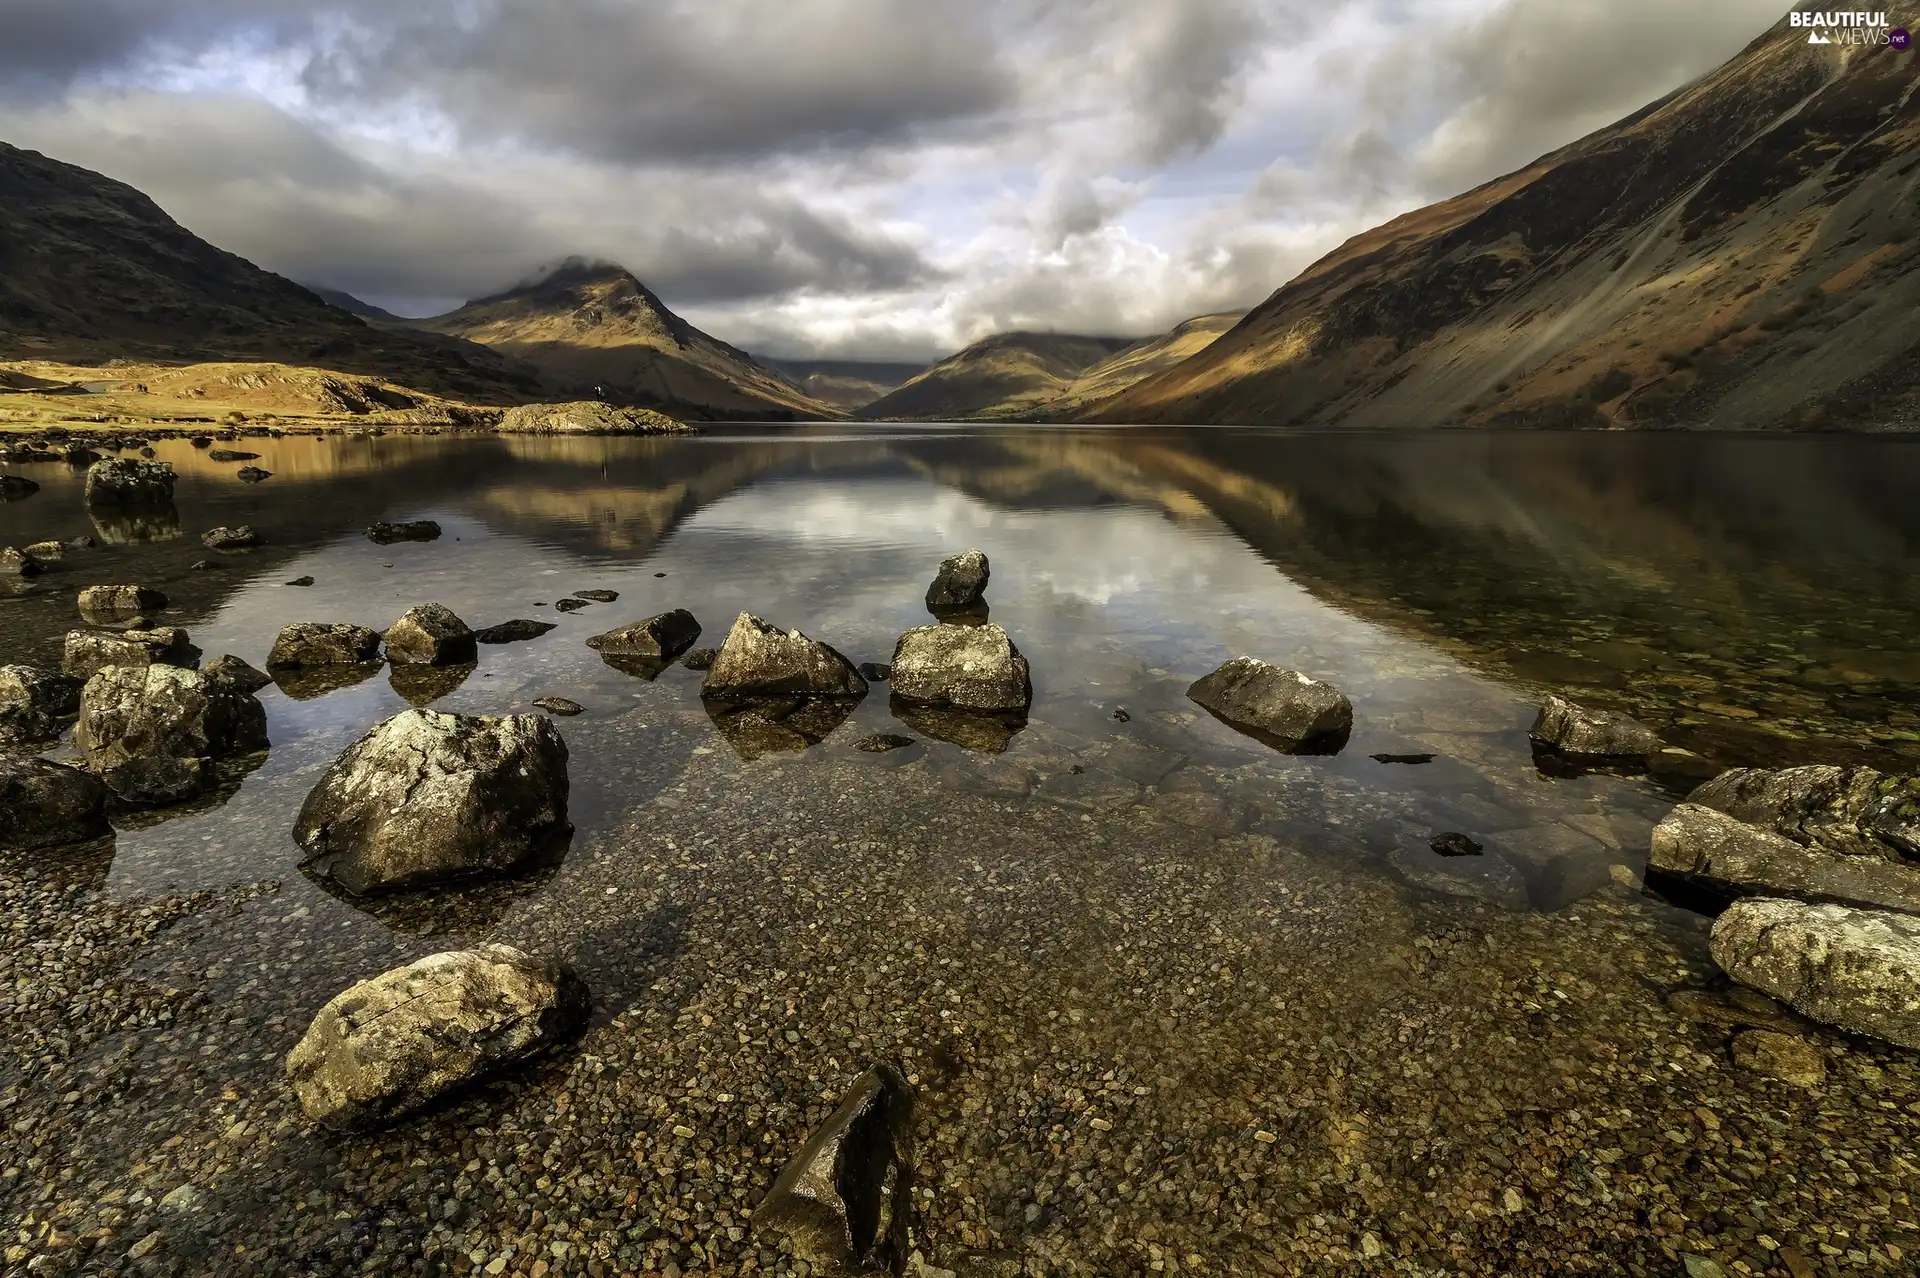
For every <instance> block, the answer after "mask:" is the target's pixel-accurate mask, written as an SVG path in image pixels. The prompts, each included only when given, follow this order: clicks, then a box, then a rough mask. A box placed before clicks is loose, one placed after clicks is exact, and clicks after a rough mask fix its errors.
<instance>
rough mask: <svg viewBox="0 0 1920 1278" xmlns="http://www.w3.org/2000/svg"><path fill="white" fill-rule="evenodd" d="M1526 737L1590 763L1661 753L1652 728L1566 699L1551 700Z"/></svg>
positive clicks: (1556, 698) (1544, 705)
mask: <svg viewBox="0 0 1920 1278" xmlns="http://www.w3.org/2000/svg"><path fill="white" fill-rule="evenodd" d="M1527 735H1528V736H1529V737H1530V738H1532V739H1533V741H1534V742H1535V743H1537V744H1539V745H1541V746H1545V747H1547V748H1549V749H1552V750H1557V751H1559V752H1560V753H1561V754H1568V755H1575V756H1578V757H1581V758H1591V759H1625V758H1639V759H1644V758H1646V757H1647V756H1648V755H1651V754H1658V753H1659V752H1660V738H1659V736H1658V735H1657V734H1655V732H1654V731H1653V729H1652V728H1649V727H1648V726H1647V725H1646V724H1644V723H1641V722H1640V721H1639V720H1638V719H1634V718H1632V717H1630V716H1628V715H1624V714H1620V713H1618V712H1616V711H1612V710H1589V709H1587V708H1586V707H1584V706H1579V705H1575V704H1574V703H1573V702H1571V701H1568V700H1567V699H1566V698H1564V697H1548V698H1547V699H1546V701H1545V702H1543V703H1542V704H1541V706H1540V714H1539V716H1538V717H1537V718H1535V719H1534V721H1533V727H1532V728H1531V729H1529V730H1528V733H1527Z"/></svg>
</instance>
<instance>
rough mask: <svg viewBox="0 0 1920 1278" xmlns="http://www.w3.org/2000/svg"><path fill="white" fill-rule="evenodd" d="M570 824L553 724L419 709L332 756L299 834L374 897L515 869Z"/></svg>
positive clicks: (323, 864) (311, 851)
mask: <svg viewBox="0 0 1920 1278" xmlns="http://www.w3.org/2000/svg"><path fill="white" fill-rule="evenodd" d="M572 828H573V827H572V826H571V825H570V824H569V823H568V821H567V745H566V742H565V741H563V740H562V739H561V737H560V733H559V732H558V731H557V730H556V729H555V728H554V726H553V724H552V722H551V721H549V720H547V719H543V718H541V717H539V716H538V715H508V716H505V717H501V718H486V717H479V716H471V715H456V714H442V713H440V712H438V711H434V710H409V711H407V712H405V713H403V714H398V715H395V716H394V717H393V718H391V719H388V720H386V721H385V722H383V723H380V724H378V725H376V726H375V727H374V728H372V729H371V730H369V731H368V732H367V733H366V735H365V736H362V737H361V738H360V739H359V740H358V741H356V742H355V743H354V744H353V745H352V746H350V747H348V749H347V751H346V752H345V753H344V754H342V755H341V756H340V758H339V759H337V760H336V761H335V762H334V764H333V766H332V767H331V768H329V769H328V770H327V774H326V776H325V777H323V778H322V779H321V781H320V783H319V784H318V785H316V786H315V787H314V788H313V791H312V793H310V794H308V796H307V799H306V803H305V804H304V805H303V806H302V807H301V809H300V816H299V819H298V820H297V821H295V823H294V830H293V835H294V839H295V841H297V842H298V843H299V844H300V846H301V847H302V848H304V849H305V850H306V854H307V856H306V861H305V862H304V865H305V866H306V867H307V868H308V869H310V870H311V871H312V872H314V873H315V874H318V875H321V876H322V877H324V878H327V879H330V880H332V881H333V882H335V883H338V884H339V885H340V886H341V887H343V888H345V889H346V890H347V891H349V892H352V893H354V894H355V895H360V896H364V895H366V894H368V893H374V892H384V891H390V890H394V889H399V888H410V887H418V886H421V885H424V884H430V883H441V882H446V881H449V880H454V879H462V878H470V877H473V876H476V875H484V874H497V873H505V872H508V871H511V870H514V869H516V868H518V867H519V866H521V865H522V864H523V863H525V862H526V861H528V860H530V859H531V858H533V857H534V856H535V855H537V854H538V853H540V852H542V851H543V850H545V849H547V848H548V847H550V846H551V845H552V844H553V842H554V841H555V840H556V839H558V838H560V837H562V836H564V835H565V834H567V833H568V832H569V831H571V830H572Z"/></svg>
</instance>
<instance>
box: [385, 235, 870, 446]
mask: <svg viewBox="0 0 1920 1278" xmlns="http://www.w3.org/2000/svg"><path fill="white" fill-rule="evenodd" d="M414 323H415V325H416V326H417V327H419V328H422V329H425V330H427V331H430V332H435V333H441V334H444V335H446V336H449V337H459V338H464V339H466V340H468V341H473V342H479V343H480V344H482V345H483V346H488V347H491V348H492V349H493V350H495V351H498V352H500V353H501V354H503V355H506V356H509V357H511V358H513V359H517V360H520V361H522V362H524V363H526V364H528V365H530V366H532V367H533V368H536V369H538V370H539V371H540V375H541V377H542V379H543V380H544V381H545V382H547V384H548V385H549V387H550V388H551V389H553V390H555V391H561V392H566V393H568V394H575V395H578V394H591V393H593V388H594V387H596V386H597V387H601V388H603V390H604V393H605V394H606V395H607V397H608V398H610V399H616V400H631V401H633V402H635V403H640V404H646V405H651V406H657V407H664V408H667V409H669V410H671V411H673V412H674V414H675V415H676V416H695V417H710V418H721V419H755V418H760V419H767V418H772V419H793V418H816V419H818V418H837V417H841V416H843V415H844V414H842V413H841V412H839V411H838V410H837V409H834V408H831V407H829V406H828V405H826V404H824V403H822V402H821V401H819V400H817V399H815V398H813V397H812V396H810V395H808V394H807V393H806V392H804V391H802V390H801V389H800V388H799V387H798V386H795V385H794V384H793V383H792V382H790V381H788V380H787V379H786V378H784V377H781V376H780V375H779V374H778V373H775V372H774V371H773V370H771V369H769V368H767V367H765V366H763V365H761V364H759V363H757V362H756V361H755V360H754V359H753V357H752V356H751V355H748V354H747V353H746V352H745V351H742V350H736V349H735V348H734V347H731V346H729V345H727V344H726V343H725V342H722V341H719V340H717V339H715V338H712V337H709V336H707V334H705V333H703V332H701V331H700V330H699V329H697V328H695V327H694V326H693V325H691V324H689V323H687V322H686V321H685V320H683V319H681V318H680V317H679V316H678V315H675V314H674V313H673V312H672V311H670V310H668V309H667V307H666V305H665V304H664V303H663V302H661V300H660V299H659V298H657V297H655V296H654V295H653V293H652V292H651V291H649V290H648V288H647V286H646V285H644V284H642V283H641V282H640V281H639V280H637V279H635V278H634V277H633V276H632V275H631V274H630V273H629V272H628V271H626V270H625V269H624V268H622V267H619V266H616V265H613V264H612V263H608V262H590V261H587V260H586V259H584V258H569V259H568V260H567V261H566V262H564V263H562V264H561V265H560V266H559V267H558V268H556V269H555V270H553V271H551V272H550V273H548V274H546V275H544V276H541V277H540V278H538V279H536V280H533V281H531V282H529V283H526V284H521V285H519V286H517V287H515V288H511V289H509V290H507V291H506V292H504V293H497V294H495V295H493V296H492V297H483V298H480V299H478V300H476V301H472V302H468V303H467V304H466V305H465V306H462V307H461V308H460V309H458V310H456V311H451V312H449V313H447V314H445V315H438V316H435V317H434V318H432V319H425V320H416V321H414Z"/></svg>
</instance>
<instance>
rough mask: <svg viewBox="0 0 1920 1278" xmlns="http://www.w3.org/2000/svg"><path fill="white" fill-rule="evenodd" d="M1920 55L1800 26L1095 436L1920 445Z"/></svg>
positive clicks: (1238, 339)
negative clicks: (1836, 438) (1641, 432)
mask: <svg viewBox="0 0 1920 1278" xmlns="http://www.w3.org/2000/svg"><path fill="white" fill-rule="evenodd" d="M1916 90H1920V58H1916V56H1915V55H1914V54H1913V53H1912V52H1899V51H1896V50H1894V49H1892V48H1891V47H1888V46H1884V45H1881V46H1868V45H1858V46H1854V45H1845V44H1841V43H1837V42H1836V43H1833V44H1828V45H1817V46H1816V45H1809V44H1808V43H1807V37H1806V34H1805V33H1804V32H1803V31H1800V30H1798V29H1795V28H1792V27H1790V26H1788V25H1787V23H1786V22H1785V21H1784V20H1783V21H1782V22H1781V23H1780V24H1778V25H1777V26H1775V27H1774V28H1773V29H1772V30H1770V31H1768V32H1767V33H1766V34H1765V35H1763V36H1761V37H1760V38H1759V39H1757V40H1755V41H1754V42H1753V43H1752V44H1750V45H1749V46H1748V47H1747V48H1746V49H1745V50H1744V51H1742V52H1741V53H1740V54H1739V55H1737V56H1736V57H1734V58H1733V59H1732V60H1731V61H1729V62H1728V63H1727V64H1726V65H1724V66H1722V67H1721V68H1719V69H1718V70H1716V71H1714V72H1712V73H1710V74H1708V75H1706V76H1704V77H1702V78H1701V79H1699V80H1697V81H1695V82H1694V83H1692V84H1689V85H1687V86H1685V87H1684V88H1682V89H1680V90H1678V91H1676V92H1675V93H1673V94H1671V95H1670V96H1668V97H1666V98H1664V99H1662V100H1660V101H1658V102H1655V103H1653V104H1652V105H1651V106H1648V107H1646V108H1645V109H1643V110H1641V111H1640V112H1638V113H1636V114H1635V115H1633V116H1631V117H1629V118H1627V119H1625V120H1622V121H1621V122H1619V123H1618V124H1615V125H1613V126H1611V127H1609V128H1605V129H1602V130H1600V131H1599V132H1597V133H1594V134H1592V135H1591V136H1589V137H1587V138H1584V139H1582V140H1580V141H1578V142H1575V143H1574V144H1572V145H1571V146H1568V147H1565V148H1564V149H1562V150H1559V151H1556V152H1554V153H1552V154H1550V155H1547V156H1545V157H1543V158H1541V159H1540V160H1537V161H1535V162H1534V163H1533V164H1531V165H1528V166H1527V167H1526V168H1524V169H1522V170H1520V171H1519V172H1517V173H1513V174H1510V175H1508V176H1507V177H1503V178H1500V179H1498V180H1497V181H1494V182H1490V183H1488V184H1486V185H1485V186H1482V187H1479V188H1477V189H1475V190H1472V191H1469V192H1467V193H1466V194H1464V195H1461V196H1459V197H1457V198H1455V199H1451V200H1447V201H1445V202H1443V203H1440V204H1436V205H1433V206H1431V207H1429V208H1425V209H1421V210H1419V211H1418V212H1414V213H1409V214H1407V215H1406V216H1404V217H1401V218H1398V219H1396V220H1394V221H1392V222H1389V223H1387V224H1386V225H1385V226H1382V227H1380V228H1378V229H1376V230H1373V231H1369V232H1367V233H1366V234H1364V235H1360V236H1357V237H1355V238H1354V239H1352V240H1349V241H1348V242H1347V243H1346V244H1344V245H1342V246H1341V247H1340V248H1338V249H1336V250H1335V251H1334V252H1333V253H1331V254H1329V255H1328V256H1327V257H1325V258H1323V259H1321V260H1320V261H1319V262H1316V263H1315V264H1314V265H1312V266H1311V267H1309V268H1307V270H1305V271H1303V272H1302V273H1301V274H1300V275H1299V276H1298V277H1297V278H1295V279H1294V280H1292V281H1291V282H1290V283H1288V284H1286V285H1285V286H1284V287H1283V288H1281V289H1280V290H1279V291H1278V292H1276V293H1274V294H1273V295H1272V296H1271V297H1269V298H1268V299H1267V300H1266V301H1265V302H1264V303H1262V304H1261V305H1260V306H1258V307H1256V308H1254V310H1253V311H1251V312H1250V313H1249V314H1248V315H1247V317H1246V318H1245V319H1244V320H1242V321H1241V322H1240V323H1239V325H1238V326H1236V327H1235V328H1234V329H1233V330H1232V331H1231V332H1229V333H1227V334H1226V335H1225V336H1223V337H1221V338H1220V339H1219V340H1218V341H1216V342H1215V343H1213V345H1211V346H1209V347H1207V348H1206V349H1205V350H1204V351H1202V352H1201V353H1199V354H1198V355H1196V356H1194V357H1193V358H1191V359H1188V360H1186V361H1184V362H1182V363H1180V364H1179V365H1177V366H1175V367H1174V368H1172V369H1170V370H1168V371H1166V372H1163V373H1160V374H1159V375H1157V376H1154V377H1150V378H1148V379H1146V380H1145V381H1142V382H1139V383H1137V384H1136V385H1134V386H1132V387H1130V388H1129V389H1127V390H1125V391H1123V392H1122V393H1121V394H1119V395H1118V396H1115V397H1113V398H1112V399H1109V400H1106V401H1103V402H1102V403H1100V404H1098V405H1096V406H1094V407H1092V408H1091V409H1090V410H1088V411H1087V413H1085V414H1084V416H1085V417H1086V418H1087V419H1089V420H1099V421H1128V422H1246V423H1253V422H1265V423H1275V424H1286V425H1331V424H1338V425H1342V426H1355V427H1370V426H1371V427H1389V426H1438V425H1469V426H1483V425H1491V426H1593V427H1600V426H1703V427H1735V428H1762V427H1774V428H1802V429H1804V428H1815V427H1855V428H1862V427H1864V428H1872V427H1887V426H1896V425H1899V426H1905V427H1908V428H1913V427H1917V426H1920V358H1916V357H1917V356H1920V253H1916V251H1915V249H1916V233H1917V232H1920V196H1917V195H1916V190H1917V189H1920V92H1917V91H1916Z"/></svg>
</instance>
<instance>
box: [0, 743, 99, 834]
mask: <svg viewBox="0 0 1920 1278" xmlns="http://www.w3.org/2000/svg"><path fill="white" fill-rule="evenodd" d="M109 828H110V827H109V826H108V825H107V788H106V787H105V786H104V785H102V784H100V782H99V781H98V780H97V779H96V778H94V777H91V776H88V775H87V774H86V773H84V772H82V771H80V769H78V768H69V767H67V766H65V765H64V764H59V763H54V762H52V761H51V760H49V759H41V758H36V757H34V756H32V755H19V756H16V755H6V754H0V848H10V849H22V848H50V847H58V846H59V845H60V844H63V843H84V842H85V841H86V840H88V839H96V838H99V837H100V836H101V835H103V834H105V833H107V831H108V829H109Z"/></svg>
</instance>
